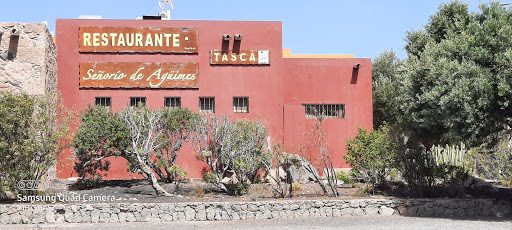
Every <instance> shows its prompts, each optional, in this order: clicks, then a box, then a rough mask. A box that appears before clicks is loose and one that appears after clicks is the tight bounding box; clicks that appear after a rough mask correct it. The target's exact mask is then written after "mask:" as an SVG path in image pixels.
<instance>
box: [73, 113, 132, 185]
mask: <svg viewBox="0 0 512 230" xmlns="http://www.w3.org/2000/svg"><path fill="white" fill-rule="evenodd" d="M81 120H82V123H81V125H80V127H78V130H77V131H76V134H75V138H74V141H73V146H74V151H75V157H76V159H77V163H75V167H74V168H75V170H76V172H77V173H78V176H80V177H82V178H84V179H85V178H91V179H93V180H101V177H102V176H105V175H106V174H102V173H101V172H102V171H108V170H109V169H110V164H111V163H110V161H109V160H108V159H106V158H108V157H119V156H121V157H126V156H125V154H124V150H125V149H127V148H128V146H129V144H130V142H129V141H130V139H129V135H128V127H126V124H125V123H124V121H123V120H122V118H121V117H120V116H119V114H116V113H111V112H110V111H109V110H108V109H107V108H105V107H103V106H90V105H89V106H88V107H87V108H86V109H85V110H84V111H83V112H82V115H81Z"/></svg>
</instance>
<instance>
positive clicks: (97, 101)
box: [94, 97, 112, 111]
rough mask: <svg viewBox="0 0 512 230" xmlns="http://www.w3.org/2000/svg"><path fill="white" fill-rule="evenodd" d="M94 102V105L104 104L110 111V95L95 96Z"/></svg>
mask: <svg viewBox="0 0 512 230" xmlns="http://www.w3.org/2000/svg"><path fill="white" fill-rule="evenodd" d="M94 104H95V105H96V106H98V105H101V106H105V107H107V109H108V110H109V111H112V102H111V98H110V97H96V98H95V102H94Z"/></svg>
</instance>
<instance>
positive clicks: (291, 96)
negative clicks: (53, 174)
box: [56, 19, 372, 179]
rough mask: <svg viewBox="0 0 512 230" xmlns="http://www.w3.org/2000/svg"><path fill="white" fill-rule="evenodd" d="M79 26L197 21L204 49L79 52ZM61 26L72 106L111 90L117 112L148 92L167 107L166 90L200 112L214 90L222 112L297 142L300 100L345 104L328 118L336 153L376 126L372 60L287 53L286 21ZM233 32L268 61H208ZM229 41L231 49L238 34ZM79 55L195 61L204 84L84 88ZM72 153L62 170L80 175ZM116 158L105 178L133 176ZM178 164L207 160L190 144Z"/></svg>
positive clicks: (195, 167) (66, 91) (188, 166)
mask: <svg viewBox="0 0 512 230" xmlns="http://www.w3.org/2000/svg"><path fill="white" fill-rule="evenodd" d="M81 26H103V27H188V28H197V29H198V34H199V38H198V40H199V42H198V47H199V51H198V54H98V53H79V51H78V45H79V27H81ZM56 31H57V35H56V42H57V49H58V52H57V53H58V60H57V63H58V89H59V90H60V92H61V93H62V97H63V98H64V103H65V105H66V106H68V107H74V108H77V109H79V110H80V109H83V108H85V107H86V106H87V105H88V104H94V98H95V97H107V96H108V97H112V109H113V111H119V110H121V108H123V107H126V106H128V103H129V98H130V97H134V96H144V97H147V106H149V107H152V108H158V107H163V106H164V97H173V96H178V97H181V100H182V107H186V108H189V109H191V110H192V111H195V112H197V111H198V104H199V97H203V96H213V97H215V103H216V114H217V115H220V114H226V115H230V116H233V117H235V118H248V119H258V118H260V119H261V120H264V121H265V122H266V124H267V126H268V128H269V134H270V135H271V137H272V138H275V139H276V140H277V141H283V142H284V143H285V144H291V143H298V142H299V141H300V140H301V136H302V133H303V132H304V130H307V123H308V120H307V119H305V115H304V107H303V106H302V103H345V105H346V118H345V119H330V120H328V121H327V123H326V124H327V126H328V129H329V130H328V131H329V140H330V142H331V146H332V147H334V148H336V151H337V152H340V151H341V152H343V151H344V150H343V149H344V139H345V138H346V137H348V136H353V134H354V133H355V132H356V129H357V127H358V126H362V127H365V128H371V127H372V117H371V114H372V110H371V107H372V101H371V62H370V60H369V59H283V58H282V26H281V22H241V21H174V20H172V21H153V20H151V21H141V20H72V19H58V20H57V22H56ZM236 33H239V34H242V35H243V40H242V41H241V47H240V48H241V49H242V50H270V65H266V66H222V65H219V66H214V65H210V57H209V55H210V50H219V49H221V48H222V35H223V34H230V35H232V36H233V35H234V34H236ZM229 44H230V47H229V48H230V49H232V48H233V40H232V41H230V43H229ZM80 62H197V63H199V89H79V64H80ZM356 62H357V63H361V68H360V69H359V73H358V75H357V76H356V78H357V82H356V83H355V84H352V83H351V82H352V81H353V77H352V66H353V64H354V63H356ZM317 79H321V81H318V80H317ZM234 96H246V97H249V103H250V104H249V109H250V113H248V114H233V107H232V103H233V97H234ZM302 127H304V128H302ZM331 133H332V134H331ZM71 155H72V152H71V151H68V152H66V153H64V155H63V156H62V157H61V161H60V164H59V165H58V177H60V178H68V177H72V176H76V173H73V170H72V163H73V162H72V161H70V160H66V159H67V158H68V157H69V156H71ZM340 156H341V155H340ZM335 159H336V166H338V167H341V166H344V164H343V163H342V161H341V158H340V157H336V158H335ZM112 163H113V164H112V165H113V167H112V168H111V170H110V171H109V172H108V177H107V178H106V179H126V178H131V177H130V175H129V174H128V173H127V172H126V166H125V165H126V162H125V161H124V160H122V159H117V160H114V161H113V162H112ZM177 164H178V165H179V166H181V167H182V168H184V169H185V170H186V171H187V173H188V175H189V177H192V178H198V177H200V172H201V169H202V168H203V167H205V166H206V165H205V164H203V163H202V162H198V161H197V160H196V158H195V154H194V153H193V152H192V151H191V150H190V148H189V147H188V146H185V147H184V148H183V149H182V150H181V151H180V156H179V157H178V161H177ZM119 165H122V166H119ZM136 177H139V178H140V175H139V176H136Z"/></svg>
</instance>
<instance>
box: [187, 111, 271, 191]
mask: <svg viewBox="0 0 512 230" xmlns="http://www.w3.org/2000/svg"><path fill="white" fill-rule="evenodd" d="M266 139H267V128H266V127H265V125H263V124H262V123H261V122H259V121H236V122H234V121H232V120H231V118H229V117H225V116H223V117H220V118H218V117H215V116H204V117H201V118H199V119H196V120H195V121H194V125H193V132H191V140H192V146H193V149H194V150H195V151H196V152H197V158H198V159H199V160H202V161H204V162H205V163H206V164H208V166H209V169H210V171H209V172H207V173H205V174H204V175H205V177H206V179H207V181H208V182H210V183H212V184H214V185H216V186H217V187H218V188H220V189H222V190H224V191H226V192H228V193H230V194H236V195H240V194H244V193H246V192H247V190H248V189H249V186H250V184H251V183H254V182H255V181H256V178H257V174H258V171H259V170H260V169H262V167H263V165H265V164H268V161H270V160H271V156H270V154H269V153H268V152H267V151H265V146H266ZM228 171H230V172H232V174H233V177H231V178H230V181H229V182H228V183H222V179H223V178H224V176H225V175H226V174H227V173H228Z"/></svg>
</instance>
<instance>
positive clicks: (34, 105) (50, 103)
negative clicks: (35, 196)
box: [0, 92, 70, 195]
mask: <svg viewBox="0 0 512 230" xmlns="http://www.w3.org/2000/svg"><path fill="white" fill-rule="evenodd" d="M60 102H61V101H60V100H59V99H58V97H57V95H56V94H49V95H44V96H29V95H28V94H25V93H22V94H18V93H11V92H1V93H0V117H1V118H2V119H1V120H0V159H2V160H1V161H0V191H10V192H14V193H31V191H20V190H19V188H18V187H17V183H18V182H19V181H20V180H41V179H43V178H51V177H52V176H55V175H51V172H50V171H51V169H52V168H53V167H55V165H56V163H57V162H56V160H57V157H58V155H59V153H60V152H61V151H62V149H63V148H64V147H66V146H67V142H66V140H67V139H66V137H67V136H68V132H69V128H68V127H67V122H68V121H69V120H70V113H69V111H67V110H64V109H63V107H62V104H61V103H60ZM59 109H60V110H61V111H60V113H58V112H57V111H58V110H59ZM0 195H2V194H0Z"/></svg>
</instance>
